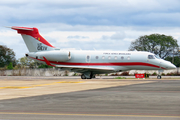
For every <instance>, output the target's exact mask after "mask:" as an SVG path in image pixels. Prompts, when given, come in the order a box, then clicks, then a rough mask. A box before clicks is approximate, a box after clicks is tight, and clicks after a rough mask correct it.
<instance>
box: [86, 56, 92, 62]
mask: <svg viewBox="0 0 180 120" xmlns="http://www.w3.org/2000/svg"><path fill="white" fill-rule="evenodd" d="M86 62H87V63H90V62H91V56H90V55H87V56H86Z"/></svg>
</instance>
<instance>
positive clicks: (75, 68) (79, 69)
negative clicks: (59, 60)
mask: <svg viewBox="0 0 180 120" xmlns="http://www.w3.org/2000/svg"><path fill="white" fill-rule="evenodd" d="M43 58H44V61H45V62H46V64H47V65H49V66H53V67H58V68H61V69H62V70H70V71H73V72H80V73H83V72H87V71H91V72H92V71H93V72H96V73H101V72H102V73H104V72H107V73H110V72H114V71H115V69H114V68H110V67H83V66H69V65H68V66H66V65H52V64H51V63H50V62H49V61H48V60H47V59H46V58H45V57H43Z"/></svg>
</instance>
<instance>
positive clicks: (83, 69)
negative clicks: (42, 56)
mask: <svg viewBox="0 0 180 120" xmlns="http://www.w3.org/2000/svg"><path fill="white" fill-rule="evenodd" d="M56 67H58V68H61V69H62V70H71V71H73V72H80V73H82V72H87V71H94V72H100V73H101V72H102V71H103V72H105V71H106V72H114V71H115V70H114V68H110V67H83V66H64V65H56Z"/></svg>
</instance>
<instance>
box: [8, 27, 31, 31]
mask: <svg viewBox="0 0 180 120" xmlns="http://www.w3.org/2000/svg"><path fill="white" fill-rule="evenodd" d="M10 28H11V29H14V30H29V31H33V28H28V27H17V26H12V27H10Z"/></svg>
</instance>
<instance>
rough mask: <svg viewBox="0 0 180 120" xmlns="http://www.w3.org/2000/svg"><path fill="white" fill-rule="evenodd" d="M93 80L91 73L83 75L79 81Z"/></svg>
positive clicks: (93, 76)
mask: <svg viewBox="0 0 180 120" xmlns="http://www.w3.org/2000/svg"><path fill="white" fill-rule="evenodd" d="M92 78H95V75H93V74H92V73H84V74H82V75H81V79H92Z"/></svg>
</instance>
